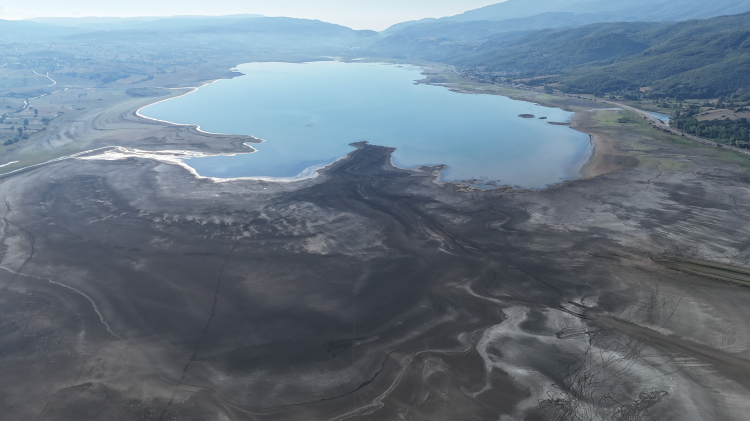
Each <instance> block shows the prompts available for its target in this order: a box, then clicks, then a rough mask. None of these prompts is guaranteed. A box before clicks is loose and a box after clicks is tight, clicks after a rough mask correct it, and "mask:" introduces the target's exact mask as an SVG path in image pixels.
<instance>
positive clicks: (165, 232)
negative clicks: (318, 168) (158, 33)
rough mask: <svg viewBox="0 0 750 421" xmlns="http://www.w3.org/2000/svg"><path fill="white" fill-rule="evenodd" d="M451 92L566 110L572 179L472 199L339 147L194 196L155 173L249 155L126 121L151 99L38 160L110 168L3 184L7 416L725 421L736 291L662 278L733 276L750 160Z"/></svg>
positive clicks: (741, 257)
mask: <svg viewBox="0 0 750 421" xmlns="http://www.w3.org/2000/svg"><path fill="white" fill-rule="evenodd" d="M457 83H458V82H457ZM455 89H457V90H459V89H463V90H476V89H482V90H485V91H490V90H495V91H493V92H492V93H498V94H506V95H514V96H516V97H518V98H524V99H527V100H532V101H534V102H538V103H541V104H549V105H556V106H559V107H563V108H565V109H569V110H573V111H577V112H578V115H577V117H576V119H575V120H574V121H573V127H574V128H575V129H577V130H581V131H584V132H586V133H589V134H591V135H592V136H593V137H594V141H595V142H598V143H596V148H595V156H594V158H592V161H591V162H590V163H589V166H588V167H587V168H586V170H585V171H588V173H587V175H588V177H585V178H582V179H579V180H574V181H568V182H565V183H562V184H558V185H556V186H553V187H551V188H548V189H545V190H540V191H520V190H514V189H510V188H502V189H493V190H477V189H474V188H471V187H470V186H466V185H461V184H458V183H437V182H436V181H435V172H434V171H429V168H426V170H427V171H407V170H403V169H399V168H396V167H394V166H392V165H391V160H390V158H391V154H392V152H393V150H392V149H390V148H386V147H380V146H373V145H370V144H367V143H357V144H355V145H354V146H355V147H356V150H355V151H353V152H351V153H350V154H349V155H348V156H347V157H346V158H345V159H343V160H340V161H338V162H336V163H335V164H334V165H332V166H330V167H328V168H326V169H325V170H324V171H322V172H321V174H320V176H319V177H317V178H315V179H310V180H305V181H300V182H296V183H273V182H268V181H248V180H233V181H226V182H216V181H215V180H211V179H206V178H199V177H196V176H195V175H194V174H193V173H191V172H190V171H189V170H188V169H187V168H185V167H183V166H180V165H175V164H174V161H173V160H171V158H170V157H175V156H181V155H180V154H185V153H186V151H187V152H191V153H235V152H237V151H243V150H246V148H247V146H246V145H245V143H246V142H252V139H250V138H247V137H242V136H215V135H210V134H206V133H201V132H199V131H197V130H195V129H194V128H192V127H188V126H174V125H170V124H166V123H160V122H154V121H148V120H145V119H142V118H140V117H138V116H137V115H136V114H135V111H136V110H137V109H138V108H140V107H142V106H143V105H145V104H147V103H148V102H149V101H151V102H153V101H155V100H158V99H155V98H140V97H138V98H130V97H127V98H125V97H123V98H122V99H118V100H116V99H112V101H111V102H106V103H105V101H101V102H102V103H104V104H102V105H101V106H99V108H93V107H92V108H91V109H89V110H87V113H86V114H85V115H80V116H79V117H77V118H75V119H73V118H72V117H71V119H70V120H64V119H61V120H59V121H58V122H56V123H55V124H59V126H56V130H55V132H54V133H51V132H52V130H48V132H50V133H49V135H46V137H45V136H43V135H45V134H44V133H42V134H40V135H35V136H38V138H32V140H34V139H37V140H38V142H37V143H35V144H33V145H30V146H27V148H28V150H29V151H31V150H35V149H34V148H37V149H36V150H39V151H41V152H40V154H42V155H43V154H48V157H55V156H61V155H63V152H61V151H63V150H64V151H65V152H64V153H65V154H69V153H74V152H77V151H80V150H89V149H95V148H96V147H104V146H119V147H121V148H122V149H119V150H113V149H111V148H110V149H107V150H106V151H97V152H92V153H90V154H87V155H85V156H82V157H79V158H71V159H66V160H61V161H57V162H54V163H51V164H47V165H41V166H37V167H33V168H28V169H26V170H24V171H21V172H17V173H13V174H11V175H8V176H5V177H3V178H2V179H0V200H2V201H3V202H5V208H4V210H3V218H2V221H3V222H2V232H3V237H2V265H1V267H2V268H1V269H0V288H1V289H0V308H2V317H0V329H2V332H3V335H1V336H0V346H2V349H4V350H5V351H4V352H3V356H2V359H0V376H2V378H3V379H5V381H4V382H3V384H2V385H0V394H1V395H2V397H3V398H2V410H3V413H4V417H5V418H6V419H13V420H26V419H39V420H79V419H87V420H111V419H122V420H143V419H146V420H203V419H216V420H225V419H236V420H258V419H269V420H299V419H306V420H318V419H320V420H323V419H325V420H331V419H336V420H343V419H369V420H393V419H415V420H416V419H429V420H456V419H482V420H484V419H487V420H490V419H492V420H496V419H503V420H505V419H529V420H533V419H559V420H562V419H570V417H571V414H575V415H576V416H580V417H584V416H587V417H589V419H595V418H596V417H599V418H600V419H617V418H612V414H617V416H619V417H620V418H619V419H648V417H652V418H655V419H680V420H705V419H732V420H741V419H744V417H745V415H746V414H747V411H748V409H749V408H748V405H749V404H748V402H750V400H748V396H749V395H750V392H749V391H748V389H747V387H748V386H747V384H746V381H745V380H743V378H742V376H738V375H737V373H744V372H746V371H747V364H748V363H747V361H748V358H749V357H750V345H749V344H750V328H748V326H750V323H748V322H749V321H750V309H749V308H748V306H747V305H746V303H747V302H748V299H750V290H748V289H747V288H745V287H743V286H741V285H740V284H738V283H733V282H725V281H722V280H721V279H717V278H716V277H715V276H714V277H709V276H702V275H701V273H700V271H697V270H694V271H692V272H691V271H686V270H676V269H674V268H671V267H667V266H665V265H663V264H660V263H659V262H660V258H662V257H663V256H668V257H669V259H671V260H670V261H675V259H677V260H678V261H680V262H683V261H688V262H695V261H700V262H713V263H711V265H708V267H711V268H715V267H719V268H723V267H731V268H746V267H748V264H749V263H748V260H749V258H750V256H749V255H748V249H747V247H746V244H747V241H746V231H747V228H748V227H747V218H746V216H747V215H750V199H749V198H748V195H747V191H748V188H750V172H749V171H748V169H750V159H748V157H747V156H744V155H739V154H736V153H734V152H732V151H728V150H724V149H717V148H715V147H713V148H712V147H709V146H706V145H702V144H696V143H693V142H691V141H690V140H689V139H684V138H682V137H680V136H674V135H670V134H668V133H664V132H663V131H660V130H657V129H654V128H653V127H651V126H650V125H649V124H648V122H646V121H644V120H643V119H639V118H630V117H632V115H631V114H629V113H632V112H630V111H627V110H620V111H617V110H603V109H601V108H602V107H601V106H598V105H596V104H595V103H592V102H591V101H587V100H582V99H576V98H567V97H554V96H549V95H540V94H537V93H530V92H525V91H514V90H508V89H507V88H501V87H485V86H482V85H472V84H470V83H469V82H465V84H462V85H456V86H455ZM177 94H179V92H174V91H170V92H169V95H177ZM90 95H92V94H90ZM63 99H64V98H63ZM628 116H630V117H628ZM621 119H622V121H627V122H626V123H619V121H620V120H621ZM139 151H150V152H158V151H161V155H162V156H163V159H153V158H154V157H153V156H147V155H145V154H142V153H141V152H139ZM165 151H166V152H165ZM170 151H172V152H170ZM139 153H140V155H139ZM596 154H599V157H597V156H596ZM152 155H153V154H152ZM40 156H41V155H40ZM7 159H8V161H12V160H15V158H14V156H13V155H12V154H9V155H8V156H7ZM38 159H39V160H40V161H43V159H42V158H41V157H40V158H38ZM3 163H4V162H3ZM13 169H14V168H13V167H12V166H8V167H3V168H2V170H7V171H12V170H13ZM663 258H666V257H663ZM662 260H663V259H662ZM704 266H706V265H704ZM734 270H735V272H736V271H740V272H742V270H741V269H734ZM742 273H744V272H742ZM606 417H610V418H606ZM628 417H629V418H628Z"/></svg>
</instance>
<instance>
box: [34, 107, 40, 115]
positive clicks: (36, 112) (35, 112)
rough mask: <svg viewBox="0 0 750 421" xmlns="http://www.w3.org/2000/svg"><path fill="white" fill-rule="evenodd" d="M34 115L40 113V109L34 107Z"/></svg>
mask: <svg viewBox="0 0 750 421" xmlns="http://www.w3.org/2000/svg"><path fill="white" fill-rule="evenodd" d="M34 115H35V116H36V115H39V110H37V109H36V108H34Z"/></svg>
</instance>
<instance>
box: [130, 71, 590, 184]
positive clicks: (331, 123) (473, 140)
mask: <svg viewBox="0 0 750 421" xmlns="http://www.w3.org/2000/svg"><path fill="white" fill-rule="evenodd" d="M238 70H239V71H241V72H242V73H244V74H245V75H244V76H241V77H238V78H234V79H231V80H221V81H218V82H216V83H213V84H210V85H208V86H204V87H202V88H200V89H198V90H197V91H195V92H192V93H190V94H189V95H185V96H182V97H178V98H174V99H170V100H168V101H163V102H159V103H157V104H154V105H151V106H149V107H146V108H144V109H143V110H141V111H140V113H141V114H142V115H144V116H147V117H151V118H154V119H157V120H164V121H171V122H175V123H180V124H195V125H198V126H200V128H201V130H204V131H207V132H215V133H232V134H244V135H250V136H253V137H256V138H260V139H265V141H264V142H263V143H261V144H259V145H252V147H253V148H255V149H257V152H255V153H248V154H237V155H234V156H216V157H201V158H192V159H188V160H185V162H186V163H187V164H188V165H190V166H191V167H193V168H194V169H195V170H196V171H197V173H198V174H200V175H202V176H207V177H218V178H236V177H256V178H266V179H273V178H283V179H299V178H304V177H309V176H310V175H314V174H315V170H316V169H318V168H320V167H322V166H325V165H329V164H330V163H332V162H333V161H335V160H336V159H338V158H341V157H343V156H345V155H346V154H347V153H349V152H351V151H352V147H351V146H349V144H351V143H354V142H360V141H363V140H366V141H369V142H370V143H371V144H376V145H381V146H388V147H394V148H396V151H395V152H394V153H393V163H394V164H395V165H396V166H398V167H401V168H417V167H419V166H422V165H431V166H433V165H445V166H446V168H445V169H443V170H442V171H441V177H442V179H443V180H448V181H466V180H472V182H471V184H475V185H478V186H481V185H486V184H487V183H494V184H497V185H512V186H521V187H524V188H541V187H545V186H547V185H550V184H555V183H558V182H560V181H562V180H570V179H574V178H577V177H578V176H579V175H580V169H581V167H582V165H583V164H585V162H586V161H587V159H588V157H589V155H590V154H591V146H590V142H589V139H588V136H586V135H585V134H583V133H580V132H577V131H574V130H571V129H569V128H567V127H555V126H553V125H549V124H547V121H552V122H565V121H567V120H569V119H570V118H571V117H572V113H569V112H565V111H562V110H560V109H556V108H546V107H541V106H539V105H535V104H531V103H528V102H523V101H515V100H512V99H509V98H506V97H501V96H496V95H464V94H458V93H455V92H451V91H449V90H448V89H446V88H444V87H440V86H432V85H426V84H415V81H416V80H419V79H421V78H422V76H421V71H422V70H421V69H419V68H416V67H411V66H396V65H387V64H373V63H342V62H313V63H304V64H295V63H251V64H244V65H241V66H238ZM519 112H520V113H524V115H525V113H529V114H536V115H539V116H546V117H548V120H546V121H545V120H536V119H535V120H533V121H531V120H523V119H519V118H518V117H517V115H518V114H519Z"/></svg>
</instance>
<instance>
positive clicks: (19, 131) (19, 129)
mask: <svg viewBox="0 0 750 421" xmlns="http://www.w3.org/2000/svg"><path fill="white" fill-rule="evenodd" d="M22 134H23V127H19V128H18V135H19V136H21V135H22Z"/></svg>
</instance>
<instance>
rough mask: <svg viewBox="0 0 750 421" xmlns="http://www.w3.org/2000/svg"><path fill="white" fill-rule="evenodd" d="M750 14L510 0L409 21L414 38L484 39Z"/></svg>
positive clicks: (732, 8)
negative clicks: (588, 26) (614, 24)
mask: <svg viewBox="0 0 750 421" xmlns="http://www.w3.org/2000/svg"><path fill="white" fill-rule="evenodd" d="M747 11H750V0H717V1H712V2H706V1H702V0H679V1H678V0H653V1H650V0H632V1H625V2H621V1H612V0H508V1H505V2H503V3H497V4H493V5H490V6H486V7H483V8H480V9H475V10H470V11H468V12H465V13H462V14H460V15H456V16H449V17H444V18H440V19H423V20H420V21H411V22H403V23H400V24H397V25H394V26H392V27H391V28H388V29H387V30H386V31H384V32H383V34H384V35H393V34H395V33H397V32H400V31H402V30H404V29H407V28H409V31H406V32H405V33H408V34H409V35H411V36H421V37H425V36H447V37H449V38H451V37H456V36H457V38H459V39H481V38H482V37H485V36H488V35H491V34H493V33H497V32H506V31H518V30H530V29H544V28H563V27H573V26H580V25H585V24H588V23H597V22H675V21H681V20H688V19H705V18H710V17H714V16H721V15H733V14H737V13H743V12H747Z"/></svg>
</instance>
